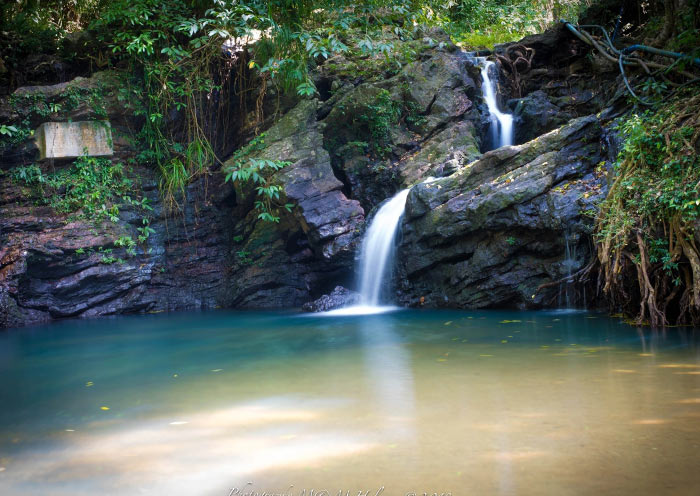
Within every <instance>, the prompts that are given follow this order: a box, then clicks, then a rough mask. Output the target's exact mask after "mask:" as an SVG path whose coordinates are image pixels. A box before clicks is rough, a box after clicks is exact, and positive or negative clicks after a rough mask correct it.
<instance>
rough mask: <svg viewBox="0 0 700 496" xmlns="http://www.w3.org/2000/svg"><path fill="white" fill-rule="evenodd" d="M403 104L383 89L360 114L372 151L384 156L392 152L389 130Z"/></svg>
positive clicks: (380, 156)
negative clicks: (367, 132)
mask: <svg viewBox="0 0 700 496" xmlns="http://www.w3.org/2000/svg"><path fill="white" fill-rule="evenodd" d="M401 112H402V105H401V104H400V103H398V102H395V101H394V100H392V98H391V94H390V93H389V92H388V91H387V90H384V89H383V90H381V91H380V92H379V94H378V95H377V98H376V99H375V101H374V103H372V104H370V105H368V106H367V107H366V110H365V111H364V112H363V113H362V114H361V115H359V116H358V120H359V122H360V123H361V124H362V125H363V126H367V129H368V131H369V146H370V150H371V151H372V153H373V154H374V155H375V156H377V157H379V158H384V157H386V156H388V155H389V154H390V153H391V146H390V144H389V142H390V136H389V132H390V130H391V128H392V127H393V126H394V125H395V124H396V123H397V122H398V120H399V117H400V116H401Z"/></svg>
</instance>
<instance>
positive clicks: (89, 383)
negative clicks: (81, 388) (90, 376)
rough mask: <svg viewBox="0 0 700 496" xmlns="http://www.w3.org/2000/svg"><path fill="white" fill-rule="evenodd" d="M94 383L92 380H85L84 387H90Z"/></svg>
mask: <svg viewBox="0 0 700 496" xmlns="http://www.w3.org/2000/svg"><path fill="white" fill-rule="evenodd" d="M94 385H95V383H94V382H92V381H87V382H86V383H85V387H92V386H94Z"/></svg>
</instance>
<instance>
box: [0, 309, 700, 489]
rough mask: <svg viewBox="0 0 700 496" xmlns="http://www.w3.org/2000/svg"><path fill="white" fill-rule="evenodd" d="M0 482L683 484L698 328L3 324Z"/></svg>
mask: <svg viewBox="0 0 700 496" xmlns="http://www.w3.org/2000/svg"><path fill="white" fill-rule="evenodd" d="M0 398H2V407H1V408H0V494H2V495H3V496H4V495H36V494H50V495H59V496H60V495H93V494H109V495H133V494H156V495H165V494H168V495H170V494H173V495H200V494H202V495H222V496H224V495H228V494H230V493H231V490H232V488H239V489H241V491H240V492H244V491H246V492H249V491H259V492H261V491H263V490H266V491H268V492H270V491H272V492H284V493H286V494H291V495H294V496H296V495H298V494H301V493H302V491H303V490H304V489H306V495H309V491H310V490H311V489H314V490H315V491H316V492H318V491H323V490H326V491H329V493H331V494H332V495H335V494H338V491H343V494H345V492H346V491H350V494H351V495H355V494H357V492H358V491H362V492H363V494H364V493H365V492H367V491H370V494H371V495H373V494H375V493H376V492H377V491H379V490H380V488H381V487H384V488H385V490H384V494H391V495H394V494H398V495H401V494H406V493H409V492H414V493H417V494H421V493H423V492H428V493H434V492H437V493H438V494H439V493H442V492H451V493H452V494H454V495H458V494H464V495H471V494H473V495H490V494H503V495H511V494H522V495H541V494H552V495H562V494H564V495H565V494H576V495H580V494H611V495H612V494H632V493H634V494H649V495H658V494H669V495H683V494H688V495H691V494H692V495H695V494H697V488H698V485H700V472H699V471H698V470H697V464H698V460H700V354H699V352H698V340H697V336H696V334H695V333H694V332H693V331H692V330H683V329H672V330H668V331H665V332H661V331H658V332H654V331H651V330H649V329H642V330H639V331H637V330H636V329H634V328H630V327H628V326H626V325H623V324H620V323H619V322H618V321H616V320H611V319H608V318H605V317H604V316H601V315H596V314H589V313H584V312H520V313H518V312H427V311H425V312H423V311H401V312H392V313H387V314H380V315H371V316H363V317H358V316H339V317H333V318H329V317H327V316H325V317H324V316H322V317H309V316H300V315H292V314H254V313H230V312H213V313H207V314H182V315H169V316H148V317H132V318H120V319H113V320H100V321H86V322H84V321H71V322H63V323H60V324H55V325H52V326H48V327H44V328H34V329H23V330H16V331H9V332H6V333H4V334H0Z"/></svg>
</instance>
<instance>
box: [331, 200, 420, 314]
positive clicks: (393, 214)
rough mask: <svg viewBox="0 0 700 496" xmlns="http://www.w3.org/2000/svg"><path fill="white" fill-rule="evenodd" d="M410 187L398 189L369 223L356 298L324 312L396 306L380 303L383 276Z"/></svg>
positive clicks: (381, 309) (390, 262) (374, 310)
mask: <svg viewBox="0 0 700 496" xmlns="http://www.w3.org/2000/svg"><path fill="white" fill-rule="evenodd" d="M409 191H411V189H410V188H407V189H404V190H402V191H400V192H398V193H397V194H396V195H395V196H394V197H393V198H391V200H389V201H388V202H386V203H385V204H384V205H382V206H381V207H380V208H379V210H378V211H377V213H376V214H375V216H374V218H373V219H372V223H371V224H370V225H369V228H368V229H367V232H366V233H365V239H364V240H363V242H362V252H361V253H360V302H359V304H358V305H354V306H351V307H345V308H339V309H337V310H331V311H329V312H325V313H326V315H368V314H373V313H382V312H387V311H390V310H394V309H396V307H393V306H382V305H380V301H381V292H382V285H383V282H384V276H385V275H386V273H387V271H388V270H390V268H391V267H393V257H392V255H393V252H394V238H395V237H396V229H397V228H398V226H399V222H400V221H401V217H402V216H403V212H404V210H405V208H406V197H408V192H409Z"/></svg>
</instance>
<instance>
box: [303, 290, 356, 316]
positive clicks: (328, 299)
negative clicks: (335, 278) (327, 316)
mask: <svg viewBox="0 0 700 496" xmlns="http://www.w3.org/2000/svg"><path fill="white" fill-rule="evenodd" d="M359 301H360V293H357V292H356V291H351V290H349V289H347V288H344V287H343V286H336V287H335V289H334V290H333V291H332V292H331V293H330V294H327V295H323V296H321V297H320V298H319V299H318V300H315V301H310V302H308V303H304V305H303V306H302V307H301V309H302V310H304V311H305V312H327V311H329V310H335V309H336V308H342V307H346V306H350V305H355V304H357V303H358V302H359Z"/></svg>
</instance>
